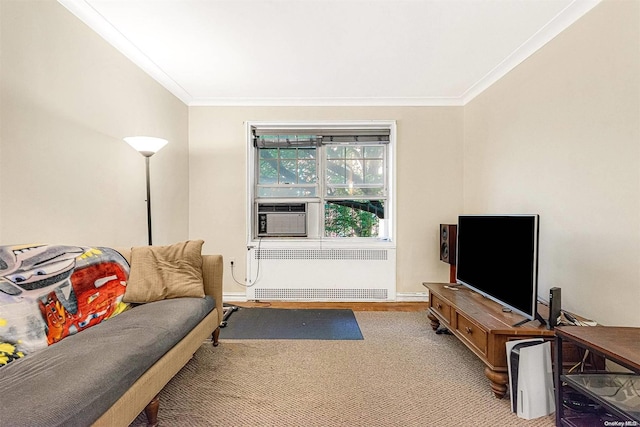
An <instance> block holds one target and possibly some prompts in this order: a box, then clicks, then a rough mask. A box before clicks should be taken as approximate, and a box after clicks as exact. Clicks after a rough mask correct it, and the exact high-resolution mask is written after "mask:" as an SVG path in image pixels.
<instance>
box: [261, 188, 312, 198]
mask: <svg viewBox="0 0 640 427" xmlns="http://www.w3.org/2000/svg"><path fill="white" fill-rule="evenodd" d="M257 193H258V197H316V196H317V192H316V187H299V186H293V185H292V186H286V187H282V186H281V187H258V192H257Z"/></svg>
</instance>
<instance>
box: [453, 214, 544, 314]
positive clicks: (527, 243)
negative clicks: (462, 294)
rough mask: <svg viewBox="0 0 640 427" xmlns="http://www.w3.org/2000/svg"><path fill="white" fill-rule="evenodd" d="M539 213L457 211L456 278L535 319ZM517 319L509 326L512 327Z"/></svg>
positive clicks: (515, 310)
mask: <svg viewBox="0 0 640 427" xmlns="http://www.w3.org/2000/svg"><path fill="white" fill-rule="evenodd" d="M539 222H540V219H539V215H536V214H531V215H461V216H459V217H458V227H457V245H456V247H457V256H456V260H457V268H456V282H457V283H460V284H462V285H465V286H467V287H469V288H471V289H473V290H474V291H476V292H478V293H480V294H482V295H484V296H485V297H487V298H489V299H491V300H493V301H495V302H497V303H498V304H501V305H503V306H505V307H508V308H510V309H511V310H513V311H514V312H515V313H518V314H520V315H522V316H524V317H525V320H524V321H523V322H521V323H526V322H528V321H529V320H535V319H537V320H539V321H540V323H541V324H546V322H545V320H544V319H543V318H542V317H541V316H540V315H539V314H538V311H537V306H538V304H537V300H538V236H539ZM517 325H518V324H516V325H514V326H517Z"/></svg>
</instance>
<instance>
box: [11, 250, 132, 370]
mask: <svg viewBox="0 0 640 427" xmlns="http://www.w3.org/2000/svg"><path fill="white" fill-rule="evenodd" d="M128 277H129V264H128V263H127V261H126V260H125V259H124V257H123V256H122V255H120V253H118V252H117V251H115V250H113V249H110V248H100V247H95V248H91V247H79V246H61V245H38V244H36V245H15V246H0V367H2V366H3V365H5V364H7V363H9V362H11V361H12V360H15V359H17V358H20V357H23V356H24V355H27V354H29V353H31V352H34V351H37V350H39V349H42V348H45V347H47V346H48V345H51V344H54V343H56V342H58V341H60V340H61V339H63V338H64V337H66V336H69V335H72V334H75V333H77V332H79V331H81V330H83V329H86V328H89V327H91V326H93V325H96V324H98V323H100V322H102V321H103V320H105V319H108V318H110V317H113V316H115V315H117V314H118V313H121V312H122V311H124V310H125V309H126V308H128V305H127V304H125V303H123V302H122V297H123V295H124V291H125V287H126V281H127V279H128Z"/></svg>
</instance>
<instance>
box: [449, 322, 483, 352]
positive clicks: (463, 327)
mask: <svg viewBox="0 0 640 427" xmlns="http://www.w3.org/2000/svg"><path fill="white" fill-rule="evenodd" d="M456 320H457V322H456V325H457V326H456V329H457V330H458V332H460V335H461V336H462V338H463V339H465V340H466V341H468V342H469V343H470V344H471V345H472V346H474V347H475V348H476V349H478V350H479V351H480V352H481V353H482V354H484V355H486V354H487V331H485V330H484V329H482V328H481V327H479V326H478V325H476V324H475V323H473V322H472V321H470V320H469V319H467V318H466V317H464V316H463V315H462V314H460V313H458V312H456Z"/></svg>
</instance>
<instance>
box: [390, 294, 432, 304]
mask: <svg viewBox="0 0 640 427" xmlns="http://www.w3.org/2000/svg"><path fill="white" fill-rule="evenodd" d="M396 301H398V302H403V301H406V302H426V301H429V293H428V292H396Z"/></svg>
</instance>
